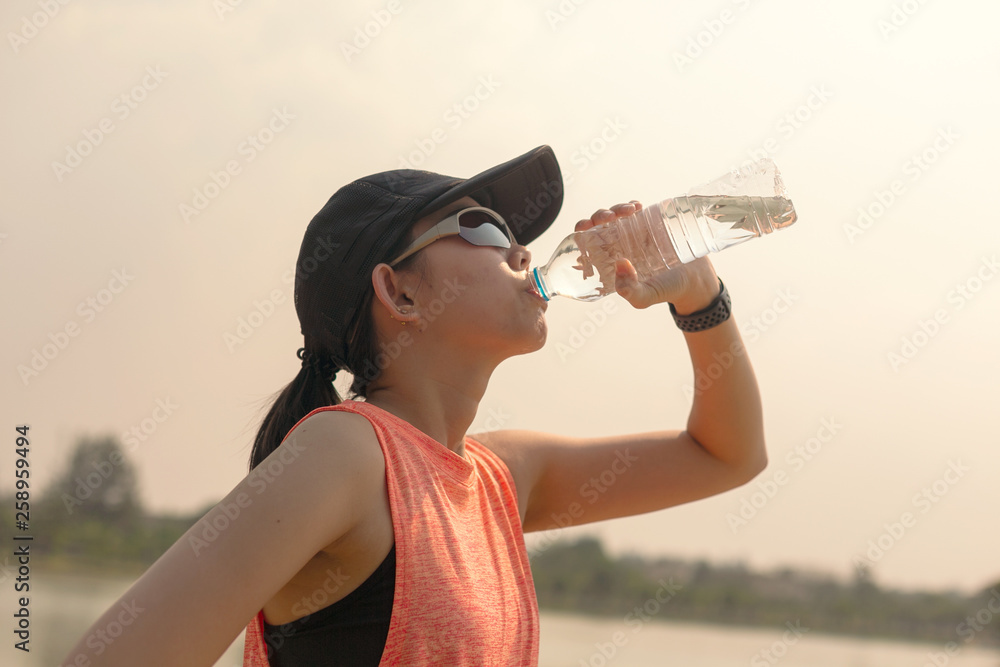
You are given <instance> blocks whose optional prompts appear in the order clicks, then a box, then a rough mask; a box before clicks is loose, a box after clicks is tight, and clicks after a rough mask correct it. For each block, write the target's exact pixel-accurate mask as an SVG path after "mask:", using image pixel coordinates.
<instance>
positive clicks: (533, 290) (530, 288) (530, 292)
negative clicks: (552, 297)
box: [525, 286, 549, 306]
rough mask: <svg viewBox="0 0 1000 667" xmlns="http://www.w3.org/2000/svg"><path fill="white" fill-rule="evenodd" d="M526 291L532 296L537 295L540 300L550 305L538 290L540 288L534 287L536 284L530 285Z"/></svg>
mask: <svg viewBox="0 0 1000 667" xmlns="http://www.w3.org/2000/svg"><path fill="white" fill-rule="evenodd" d="M525 292H527V293H528V294H531V295H532V296H534V297H536V298H537V299H538V300H539V301H541V302H542V303H544V304H545V305H546V306H548V305H549V304H548V302H547V301H546V300H545V297H543V296H542V295H541V294H540V293H539V292H538V290H537V289H535V288H534V286H531V287H529V288H528V289H526V290H525Z"/></svg>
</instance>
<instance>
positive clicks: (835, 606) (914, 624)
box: [531, 538, 1000, 647]
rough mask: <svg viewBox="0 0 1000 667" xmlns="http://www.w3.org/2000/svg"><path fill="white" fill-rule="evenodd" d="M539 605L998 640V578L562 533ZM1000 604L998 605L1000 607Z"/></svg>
mask: <svg viewBox="0 0 1000 667" xmlns="http://www.w3.org/2000/svg"><path fill="white" fill-rule="evenodd" d="M531 571H532V576H533V578H534V580H535V591H536V593H537V596H538V604H539V607H540V608H542V609H549V610H553V611H569V612H574V613H582V614H590V615H600V616H609V617H617V618H621V619H623V620H624V621H626V622H628V621H631V620H634V619H636V618H639V619H641V620H642V621H644V622H645V621H651V620H659V619H671V620H679V621H697V622H702V623H716V624H727V625H743V626H768V627H775V628H784V627H785V623H786V622H791V623H793V624H794V623H796V621H798V622H799V623H801V625H802V627H805V628H809V629H810V630H813V631H819V632H826V633H835V634H851V635H857V636H868V637H882V638H896V639H917V640H926V641H932V642H941V643H942V645H944V644H947V643H948V642H955V643H956V644H957V645H958V646H959V647H961V646H966V645H969V644H971V643H972V642H976V643H978V644H979V645H981V646H1000V581H997V582H996V584H995V585H993V586H988V587H987V588H985V589H984V590H983V591H981V592H980V593H978V594H976V595H972V596H965V595H960V594H958V593H930V592H905V591H895V590H887V589H883V588H880V587H879V586H877V585H876V584H875V582H873V581H872V580H871V578H870V576H867V575H865V574H860V573H859V574H858V575H857V576H856V578H855V580H854V581H853V582H850V583H841V582H839V581H837V580H836V579H835V578H834V577H832V576H822V575H815V574H808V573H804V572H799V571H796V570H793V569H783V570H779V571H777V572H772V573H761V572H753V571H751V570H749V569H747V568H746V567H744V566H742V565H713V564H710V563H707V562H705V561H698V562H691V561H682V560H676V559H666V558H664V559H658V560H647V559H642V558H638V557H635V556H627V557H622V558H618V559H611V558H610V557H609V556H608V555H607V554H606V553H605V551H604V549H603V547H602V545H601V543H600V541H598V540H596V539H594V538H583V539H580V540H578V541H577V542H573V543H567V542H557V543H555V544H552V545H550V546H549V547H548V548H546V549H545V550H544V551H541V552H539V553H535V554H532V555H531ZM994 610H997V611H994Z"/></svg>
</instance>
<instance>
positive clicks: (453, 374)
mask: <svg viewBox="0 0 1000 667" xmlns="http://www.w3.org/2000/svg"><path fill="white" fill-rule="evenodd" d="M561 204H562V180H561V176H560V173H559V166H558V164H557V162H556V160H555V157H554V155H553V153H552V151H551V149H550V148H549V147H547V146H542V147H539V148H537V149H535V150H533V151H530V152H529V153H526V154H525V155H522V156H520V157H518V158H515V159H514V160H511V161H509V162H506V163H504V164H501V165H499V166H497V167H494V168H492V169H489V170H487V171H485V172H483V173H481V174H479V175H478V176H475V177H473V178H470V179H464V180H463V179H457V178H451V177H447V176H441V175H438V174H432V173H429V172H422V171H408V170H399V171H391V172H384V173H381V174H375V175H373V176H369V177H367V178H364V179H360V180H358V181H355V182H354V183H351V184H349V185H347V186H345V187H344V188H341V189H340V190H339V191H338V192H337V193H336V194H334V195H333V197H331V199H330V200H329V202H328V203H327V204H326V206H324V208H323V209H322V210H321V211H320V212H319V213H318V214H317V215H316V217H315V218H314V219H313V220H312V222H311V223H310V224H309V227H308V229H307V230H306V234H305V239H304V241H303V244H302V248H301V251H300V255H299V261H298V265H297V270H296V285H295V306H296V311H297V313H298V316H299V320H300V323H301V326H302V334H303V336H304V347H303V348H302V349H300V350H299V358H300V359H301V360H302V367H301V370H300V371H299V373H298V375H297V376H296V377H295V379H294V380H292V382H291V383H290V384H289V385H287V386H286V387H285V388H284V390H283V391H282V392H281V394H280V396H279V397H278V398H277V400H276V401H275V403H274V405H273V406H272V408H271V410H270V412H269V413H268V415H267V416H266V417H265V419H264V422H263V424H262V425H261V428H260V431H259V432H258V434H257V438H256V441H255V443H254V448H253V453H252V456H251V463H250V466H251V472H250V474H248V475H247V477H246V478H245V479H244V480H243V481H242V482H240V484H238V485H237V486H236V487H235V488H234V489H233V490H232V491H231V492H230V493H229V494H228V495H227V496H226V497H225V498H224V499H223V500H222V501H221V502H220V503H219V504H218V505H217V506H216V507H215V508H214V509H213V510H211V511H210V512H208V513H207V514H206V515H205V516H204V517H203V518H202V519H200V520H199V521H198V523H196V524H195V525H194V526H193V527H192V528H191V530H190V531H188V533H186V534H185V536H184V537H183V538H182V539H181V540H179V541H178V542H177V543H176V544H174V545H173V546H172V547H171V548H170V549H169V550H168V551H167V552H166V553H165V554H164V555H163V556H162V557H161V558H160V559H159V560H157V562H156V563H154V564H153V566H152V567H151V568H150V569H149V570H148V571H147V572H146V573H145V574H143V576H142V577H141V578H139V580H138V581H136V583H135V584H134V585H133V586H132V587H131V588H130V589H129V591H128V592H127V593H125V595H123V596H122V598H121V600H120V603H119V604H116V605H115V606H113V607H112V608H111V609H109V610H108V611H107V612H106V613H105V614H104V616H102V617H101V618H100V619H98V621H97V622H95V623H94V625H93V626H92V628H91V630H90V632H88V634H87V635H86V636H85V637H83V638H82V639H81V640H80V642H79V643H78V644H77V646H76V647H75V648H74V649H73V651H72V652H71V653H70V655H69V656H67V658H66V660H65V661H64V663H63V664H64V665H76V664H89V665H129V666H131V665H138V664H142V665H183V666H185V667H190V666H193V665H212V664H213V663H214V661H215V660H217V659H218V657H219V656H220V655H222V653H223V652H224V651H225V649H226V648H227V647H228V646H229V645H230V644H231V643H232V641H233V640H234V639H235V637H236V636H237V635H238V634H239V632H240V630H241V629H243V628H244V627H246V630H247V633H246V648H245V658H244V664H245V665H247V666H254V667H268V666H269V665H270V666H278V665H283V666H290V665H399V664H403V665H430V664H434V665H452V666H454V665H504V666H507V665H526V666H530V665H536V664H537V661H538V610H537V603H536V600H535V595H534V587H533V583H532V579H531V572H530V569H529V564H528V558H527V553H526V550H525V546H524V539H523V533H525V532H530V531H537V530H548V529H552V528H555V527H557V526H558V525H560V524H564V523H565V520H566V518H572V522H573V524H575V525H579V524H583V523H588V522H592V521H600V520H604V519H610V518H614V517H623V516H630V515H634V514H641V513H645V512H651V511H654V510H659V509H663V508H665V507H670V506H673V505H678V504H680V503H685V502H689V501H692V500H696V499H699V498H704V497H706V496H710V495H713V494H716V493H720V492H722V491H726V490H728V489H732V488H734V487H736V486H739V485H741V484H744V483H746V482H748V481H749V480H751V479H753V477H755V476H756V475H757V474H758V473H759V472H760V471H761V470H762V469H763V468H764V466H765V465H766V460H767V456H766V453H765V447H764V435H763V424H762V416H761V405H760V396H759V393H758V389H757V383H756V380H755V378H754V374H753V370H752V368H751V366H750V362H749V360H748V358H747V355H746V352H745V349H744V348H743V345H742V341H741V339H740V336H739V333H738V330H737V327H736V324H735V322H734V321H733V320H732V319H731V318H730V312H731V311H730V302H729V298H728V294H727V293H726V290H725V287H724V286H722V283H721V281H720V280H719V279H718V278H717V276H716V275H715V272H714V270H713V268H712V266H711V264H710V263H709V261H708V260H707V259H705V258H702V259H699V260H696V261H694V262H692V263H690V264H686V265H684V266H683V267H681V268H679V269H677V270H673V271H669V272H665V273H663V274H660V275H658V276H655V277H654V278H653V279H650V280H649V281H647V282H645V283H640V282H638V281H637V279H636V275H635V271H634V269H633V268H632V266H631V264H629V262H628V261H627V260H620V261H619V262H618V265H617V267H616V268H617V274H616V290H617V292H618V294H619V295H620V296H621V297H622V298H624V299H625V300H626V301H628V302H629V303H630V304H631V305H632V306H634V307H636V308H647V307H649V306H652V305H655V304H663V303H669V304H670V309H671V312H672V313H673V315H674V319H675V321H676V322H677V324H678V326H679V327H680V328H681V329H682V330H684V331H685V333H684V338H685V341H686V343H687V346H688V349H689V351H690V355H691V360H692V363H693V366H694V370H695V371H696V372H697V371H701V372H702V373H703V374H705V375H706V376H708V377H712V378H714V379H713V380H712V382H711V383H709V384H708V385H707V386H705V387H704V388H700V389H699V390H698V391H697V392H696V394H695V397H694V403H693V406H692V409H691V412H690V416H689V418H688V422H687V425H686V429H685V430H664V431H658V432H652V433H637V434H626V435H620V436H611V437H600V438H571V437H565V436H559V435H554V434H549V433H540V432H534V431H521V430H501V431H494V432H490V433H482V434H474V435H468V434H467V430H468V429H469V426H470V424H471V423H472V421H473V419H474V417H475V415H476V410H477V408H478V406H479V402H480V400H481V399H482V396H483V394H484V393H485V391H486V386H487V384H488V382H489V379H490V376H491V375H492V373H493V371H494V369H495V368H496V367H497V365H498V364H500V362H502V361H503V360H504V359H507V358H509V357H512V356H515V355H519V354H526V353H528V352H533V351H535V350H538V349H540V348H541V347H542V346H543V344H544V343H545V338H546V324H545V317H544V314H545V310H546V308H547V304H546V302H545V301H544V300H543V299H542V298H541V297H540V296H539V295H538V294H537V292H535V291H534V290H533V288H532V286H531V282H530V281H529V279H528V267H529V264H530V261H531V253H530V252H529V251H528V249H527V248H525V244H526V243H529V242H530V241H532V240H533V239H535V238H536V237H537V236H538V235H539V234H541V233H542V232H543V231H544V230H545V229H546V228H547V227H548V226H549V225H551V224H552V222H553V220H554V219H555V217H556V214H557V213H558V212H559V208H560V206H561ZM638 208H641V205H640V204H639V203H638V202H632V203H629V204H619V205H617V206H614V207H612V208H611V209H610V210H603V209H602V210H599V211H597V212H596V213H595V214H594V215H593V216H592V217H591V218H590V219H587V220H581V221H580V222H578V223H577V225H576V229H577V230H582V229H586V228H589V227H591V226H593V225H597V224H602V223H606V222H610V221H612V220H614V219H616V218H617V217H621V216H626V215H630V214H632V213H633V212H635V211H636V210H637V209H638ZM610 298H614V297H610ZM720 354H721V355H728V356H727V357H726V358H727V360H730V361H731V363H729V365H728V367H727V368H725V369H724V370H723V372H722V373H721V374H719V373H717V372H715V370H716V369H715V368H714V367H713V364H714V365H715V366H718V362H717V361H716V358H715V357H716V356H717V355H720ZM342 370H346V371H348V372H351V373H352V374H353V384H352V386H351V392H352V394H353V396H354V399H364V400H342V399H341V398H340V396H338V394H337V392H336V391H335V390H334V387H333V384H332V380H333V379H335V376H336V373H337V372H339V371H342ZM710 370H711V371H712V372H711V373H710V372H709V371H710ZM723 413H724V414H725V418H724V419H723V418H719V415H720V414H723ZM607 470H612V471H614V472H615V474H616V476H620V478H621V479H622V480H623V481H625V480H627V483H617V484H614V485H612V486H608V487H602V488H603V489H604V491H603V492H602V493H601V494H600V495H599V497H598V498H597V499H596V500H594V501H593V502H591V500H590V498H588V499H587V500H588V502H583V500H584V497H583V496H582V495H581V487H583V485H585V484H586V483H587V482H588V481H589V480H591V479H592V478H599V477H600V476H601V474H602V473H603V472H606V471H607ZM557 519H558V523H557ZM126 616H127V617H128V618H127V619H126V618H125V617H126ZM112 626H114V627H115V628H116V629H117V636H114V637H113V638H112V637H110V636H109V635H110V634H111V633H109V632H107V631H106V630H107V629H108V628H109V627H112ZM97 637H104V638H106V639H110V641H107V640H106V639H100V640H98V639H95V638H97Z"/></svg>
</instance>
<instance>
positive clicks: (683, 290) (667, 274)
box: [576, 199, 719, 315]
mask: <svg viewBox="0 0 1000 667" xmlns="http://www.w3.org/2000/svg"><path fill="white" fill-rule="evenodd" d="M641 210H642V204H640V203H639V202H637V201H635V200H634V199H633V200H632V201H631V202H630V203H628V204H617V205H615V206H612V207H611V208H610V209H605V208H602V209H600V210H598V211H596V212H595V213H594V215H592V216H591V217H590V218H589V219H587V220H581V221H579V222H578V223H576V231H578V232H582V231H584V230H586V229H590V228H591V227H594V226H596V225H605V224H607V223H609V222H613V221H615V220H617V219H618V218H624V217H627V216H630V215H632V214H633V213H635V212H637V211H641ZM615 291H616V292H618V294H619V295H621V297H622V298H623V299H625V300H626V301H628V302H629V303H630V304H632V306H634V307H635V308H648V307H649V306H652V305H653V304H656V303H663V302H667V301H669V302H670V303H672V304H674V308H675V309H676V310H677V313H678V314H679V315H689V314H691V313H693V312H695V311H698V310H701V309H702V308H705V307H707V306H708V305H709V304H710V303H711V302H712V300H713V299H715V297H716V296H717V295H718V294H719V279H718V277H717V276H716V275H715V269H714V268H713V267H712V263H711V262H709V261H708V258H707V257H700V258H698V259H696V260H694V261H693V262H688V263H687V264H681V265H680V266H678V267H677V268H674V269H671V270H669V271H661V272H660V273H658V274H656V275H655V276H652V277H651V278H649V279H648V280H643V281H639V280H638V276H637V275H636V271H635V267H633V266H632V263H631V262H630V261H629V260H627V259H624V258H622V259H618V260H617V261H616V262H615Z"/></svg>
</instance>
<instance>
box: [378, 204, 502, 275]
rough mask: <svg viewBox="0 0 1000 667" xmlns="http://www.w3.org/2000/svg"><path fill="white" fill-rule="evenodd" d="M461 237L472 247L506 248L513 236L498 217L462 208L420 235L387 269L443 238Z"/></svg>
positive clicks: (493, 213)
mask: <svg viewBox="0 0 1000 667" xmlns="http://www.w3.org/2000/svg"><path fill="white" fill-rule="evenodd" d="M456 234H457V235H458V236H461V237H462V238H463V239H465V240H466V241H468V242H469V243H471V244H472V245H479V246H493V247H495V248H509V247H510V246H511V243H513V242H514V235H513V234H512V233H511V231H510V228H509V227H508V226H507V223H506V222H505V221H504V219H503V218H502V217H500V214H499V213H497V212H496V211H491V210H490V209H488V208H483V207H482V206H473V207H471V208H464V209H462V210H461V211H458V212H457V213H455V214H454V215H450V216H448V217H447V218H445V219H444V220H442V221H441V222H439V223H437V224H436V225H434V226H433V227H431V228H430V229H428V230H427V231H426V232H424V233H423V234H421V235H420V237H419V238H417V239H416V240H415V241H414V242H413V243H411V244H410V246H409V247H408V248H407V249H406V250H404V251H403V254H402V255H400V256H399V257H397V258H396V259H394V260H392V262H390V263H389V266H396V265H397V264H399V263H400V262H402V261H403V260H404V259H406V258H407V257H409V256H410V255H412V254H413V253H415V252H417V251H418V250H423V249H424V248H426V247H427V246H429V245H430V244H432V243H434V242H435V241H437V240H438V239H443V238H445V237H446V236H455V235H456Z"/></svg>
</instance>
